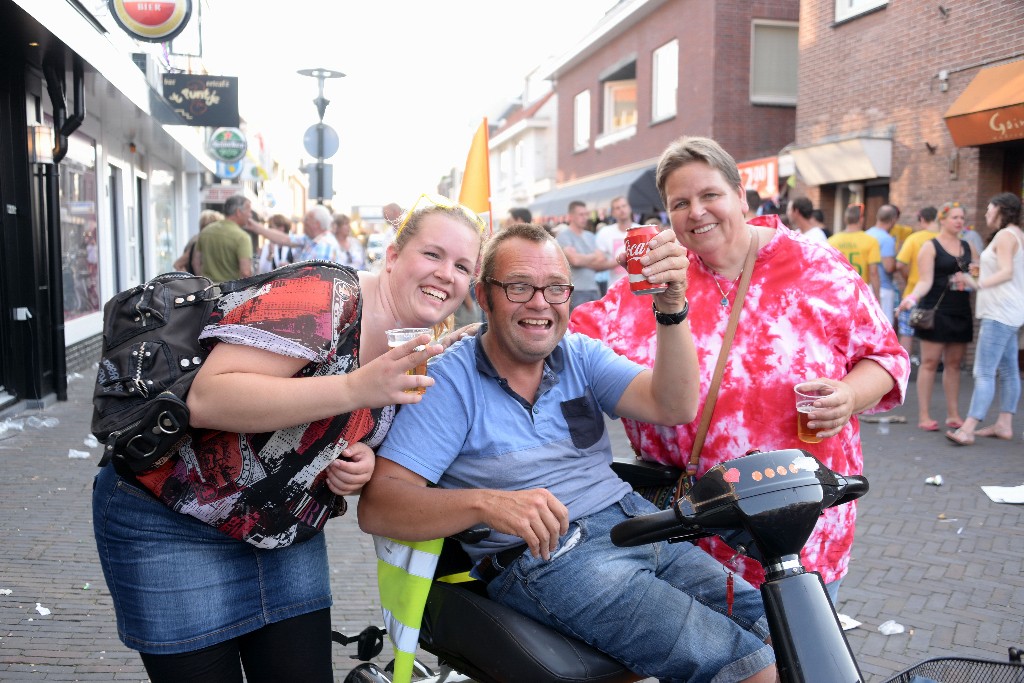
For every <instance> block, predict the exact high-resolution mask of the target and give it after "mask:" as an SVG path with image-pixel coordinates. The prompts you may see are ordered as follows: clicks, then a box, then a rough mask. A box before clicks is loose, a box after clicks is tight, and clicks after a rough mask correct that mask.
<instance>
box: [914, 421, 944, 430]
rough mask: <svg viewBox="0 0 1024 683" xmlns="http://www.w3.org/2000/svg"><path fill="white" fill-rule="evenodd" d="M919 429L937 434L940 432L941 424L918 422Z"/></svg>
mask: <svg viewBox="0 0 1024 683" xmlns="http://www.w3.org/2000/svg"><path fill="white" fill-rule="evenodd" d="M917 428H918V429H923V430H924V431H926V432H937V431H939V423H938V422H936V421H935V420H932V421H931V422H918V423H917Z"/></svg>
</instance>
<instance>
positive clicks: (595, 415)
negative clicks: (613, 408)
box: [561, 387, 604, 449]
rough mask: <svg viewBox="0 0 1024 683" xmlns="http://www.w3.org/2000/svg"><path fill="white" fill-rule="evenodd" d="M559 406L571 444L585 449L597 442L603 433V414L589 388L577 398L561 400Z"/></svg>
mask: <svg viewBox="0 0 1024 683" xmlns="http://www.w3.org/2000/svg"><path fill="white" fill-rule="evenodd" d="M561 407H562V417H564V418H565V423H566V426H567V427H568V428H569V436H571V437H572V445H573V446H575V447H576V448H580V449H586V448H590V447H591V446H593V445H594V444H595V443H597V441H598V439H600V438H601V436H602V435H603V434H604V414H603V413H602V412H601V407H600V406H599V405H598V403H597V400H596V399H595V398H594V395H593V393H591V391H590V388H589V387H587V389H586V392H585V393H584V394H583V395H582V396H580V397H579V398H573V399H569V400H568V401H562V404H561Z"/></svg>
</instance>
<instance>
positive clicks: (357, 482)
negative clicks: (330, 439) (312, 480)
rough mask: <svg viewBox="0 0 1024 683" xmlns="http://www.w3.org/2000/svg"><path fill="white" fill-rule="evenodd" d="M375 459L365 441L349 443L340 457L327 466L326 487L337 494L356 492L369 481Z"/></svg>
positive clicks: (344, 494) (345, 494) (343, 494)
mask: <svg viewBox="0 0 1024 683" xmlns="http://www.w3.org/2000/svg"><path fill="white" fill-rule="evenodd" d="M375 460H376V458H375V456H374V454H373V450H372V449H371V448H370V447H369V446H367V445H366V444H365V443H362V442H361V441H357V442H356V443H353V444H349V447H348V448H346V449H345V450H343V451H342V452H341V457H340V458H338V459H337V460H335V461H334V462H332V463H331V464H330V465H328V466H327V488H329V489H330V490H331V492H332V493H334V494H336V495H339V496H347V495H350V494H353V493H356V492H358V491H359V490H360V489H361V488H363V484H365V483H366V482H368V481H370V475H372V474H373V465H374V462H375Z"/></svg>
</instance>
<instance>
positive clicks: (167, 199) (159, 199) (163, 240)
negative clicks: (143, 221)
mask: <svg viewBox="0 0 1024 683" xmlns="http://www.w3.org/2000/svg"><path fill="white" fill-rule="evenodd" d="M149 199H150V202H152V205H153V232H154V235H155V237H156V242H155V246H156V264H155V265H156V270H155V272H157V273H167V272H170V271H172V270H174V261H175V259H177V258H178V254H180V253H181V250H182V249H183V248H184V247H183V246H179V245H178V235H177V233H176V232H175V230H174V215H175V202H174V174H173V173H171V172H170V171H167V170H159V169H158V170H154V171H153V172H152V173H151V174H150V176H149Z"/></svg>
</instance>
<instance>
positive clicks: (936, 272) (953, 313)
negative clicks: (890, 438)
mask: <svg viewBox="0 0 1024 683" xmlns="http://www.w3.org/2000/svg"><path fill="white" fill-rule="evenodd" d="M964 217H965V213H964V207H962V206H961V205H960V202H946V203H945V204H943V205H942V206H940V207H939V212H938V219H939V232H938V233H936V235H935V237H933V238H932V239H930V240H928V241H927V242H925V243H924V244H922V245H921V249H920V251H918V253H917V271H918V280H917V284H916V285H915V286H914V289H913V290H912V291H911V292H910V294H908V295H907V296H905V297H903V301H901V302H900V305H899V306H898V307H897V308H896V312H897V314H898V313H899V312H900V311H909V310H910V309H912V308H913V307H915V306H920V307H921V308H925V309H935V326H934V327H933V328H931V329H921V328H916V329H915V330H914V336H915V337H917V339H918V340H919V341H920V342H921V366H920V367H919V368H918V369H917V403H918V408H917V414H918V417H917V426H918V428H920V429H923V430H924V431H926V432H937V431H939V423H938V422H937V421H935V420H933V419H932V416H931V406H930V404H931V398H932V389H933V388H934V387H935V375H936V373H937V372H938V369H939V363H940V362H941V363H942V389H943V391H944V392H945V395H946V426H947V427H952V428H953V429H959V428H960V427H961V426H962V425H963V420H962V419H961V418H960V407H959V406H958V405H957V399H958V398H959V396H960V363H961V362H963V359H964V353H965V352H966V351H967V345H968V344H969V343H970V342H971V340H972V339H973V338H974V317H973V316H972V314H971V296H970V293H969V292H967V291H966V290H965V289H964V288H963V287H962V286H961V284H960V281H959V280H958V279H957V278H956V277H955V276H956V274H957V273H968V272H970V267H971V263H974V262H977V260H978V255H977V254H976V253H975V252H974V248H973V247H971V245H970V243H969V242H967V241H966V240H964V239H962V238H961V236H960V234H961V231H962V230H963V227H964Z"/></svg>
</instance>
